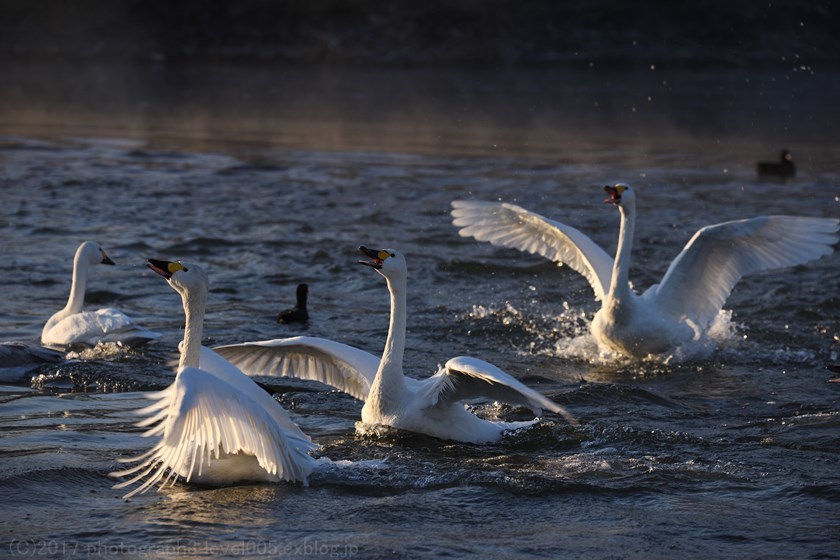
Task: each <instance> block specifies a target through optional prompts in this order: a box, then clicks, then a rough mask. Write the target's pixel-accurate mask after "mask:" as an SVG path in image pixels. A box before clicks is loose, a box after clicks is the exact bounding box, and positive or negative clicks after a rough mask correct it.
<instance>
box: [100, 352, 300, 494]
mask: <svg viewBox="0 0 840 560" xmlns="http://www.w3.org/2000/svg"><path fill="white" fill-rule="evenodd" d="M242 378H243V379H245V380H247V381H248V382H250V383H251V384H252V385H254V384H253V382H252V381H251V380H250V379H249V378H247V377H245V376H242ZM254 386H255V387H256V385H254ZM257 389H258V390H259V387H257ZM260 391H261V390H260ZM261 392H262V393H263V394H266V395H267V393H265V392H264V391H261ZM152 398H155V399H157V402H155V403H154V404H152V405H151V406H149V407H146V408H145V409H143V410H141V411H139V413H140V414H148V415H150V417H149V418H148V419H146V420H144V421H142V422H140V423H139V424H138V425H139V426H149V425H152V427H151V428H150V429H149V430H148V431H147V432H146V433H145V434H144V435H146V436H154V435H159V434H161V433H162V434H163V438H162V439H161V440H160V442H158V444H157V445H156V446H155V447H153V448H152V449H151V450H150V451H149V452H147V453H145V454H143V455H141V456H140V457H137V458H135V459H131V460H130V461H142V462H141V463H140V464H139V465H137V466H135V467H133V468H131V469H128V470H125V471H121V472H116V473H112V476H128V475H131V474H135V473H138V472H139V474H137V475H136V476H134V478H132V479H130V480H127V481H125V482H122V483H120V484H117V485H115V488H124V487H126V486H130V485H132V484H134V483H137V482H140V481H142V480H143V479H144V478H145V479H146V480H144V481H143V482H142V484H140V485H139V486H138V487H137V488H135V489H133V490H132V491H131V492H129V493H128V494H126V496H125V497H126V498H129V497H131V496H133V495H134V494H137V493H138V492H145V491H146V490H148V489H149V488H150V487H151V486H152V485H154V484H155V483H157V482H160V483H161V487H163V486H164V485H165V484H166V483H167V482H169V481H170V480H171V481H172V483H173V484H174V482H175V480H177V478H178V476H179V475H180V476H182V477H184V478H185V479H186V480H187V481H189V480H190V479H191V478H192V477H193V476H194V475H197V476H200V475H201V474H202V472H203V471H204V469H205V468H207V465H208V464H209V463H210V462H211V461H212V460H218V459H219V458H220V457H222V456H223V455H231V454H236V453H242V454H245V455H253V456H254V457H255V458H256V459H257V461H258V463H259V465H260V466H261V467H262V468H263V469H264V470H265V471H266V472H267V473H268V474H270V475H273V476H276V477H277V478H278V479H279V480H288V481H304V482H305V481H306V479H307V476H308V475H309V473H310V472H311V471H312V468H313V467H314V464H315V460H314V459H313V458H312V457H310V456H309V455H308V453H309V452H310V451H312V450H314V449H315V448H316V446H315V445H314V444H313V443H312V442H311V441H310V440H309V438H308V437H307V436H305V435H303V433H302V432H300V430H299V429H295V430H294V431H291V430H287V429H285V426H283V425H281V424H279V423H278V422H277V421H276V418H275V415H274V414H272V413H271V412H270V411H269V410H267V409H266V408H265V407H264V406H262V405H261V404H258V403H257V402H255V400H254V399H252V398H251V397H250V396H249V395H247V394H246V393H245V392H244V391H242V390H240V387H239V386H234V385H231V384H230V383H228V382H226V381H224V380H223V379H220V378H219V377H216V376H215V375H212V374H209V373H208V372H206V371H202V370H200V369H196V368H184V369H183V370H181V371H180V372H179V374H178V376H177V378H176V379H175V382H174V383H173V384H172V385H170V387H168V388H167V389H165V390H164V391H161V392H159V393H156V394H154V395H153V396H152ZM269 398H270V397H269ZM271 400H272V402H273V403H274V404H273V408H275V409H277V410H280V411H282V408H281V407H280V406H279V404H277V402H276V401H274V400H273V399H271ZM283 415H285V412H284V411H283Z"/></svg>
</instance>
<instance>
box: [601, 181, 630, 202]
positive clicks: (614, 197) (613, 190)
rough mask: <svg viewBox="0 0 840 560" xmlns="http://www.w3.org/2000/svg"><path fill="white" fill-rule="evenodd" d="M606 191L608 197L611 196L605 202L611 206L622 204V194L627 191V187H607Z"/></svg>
mask: <svg viewBox="0 0 840 560" xmlns="http://www.w3.org/2000/svg"><path fill="white" fill-rule="evenodd" d="M604 190H605V191H607V194H608V195H610V197H609V198H608V199H606V200H605V201H604V202H609V203H610V204H621V194H622V193H623V192H624V191H626V190H627V187H625V186H624V185H616V186H614V187H611V186H609V185H607V186H606V187H604Z"/></svg>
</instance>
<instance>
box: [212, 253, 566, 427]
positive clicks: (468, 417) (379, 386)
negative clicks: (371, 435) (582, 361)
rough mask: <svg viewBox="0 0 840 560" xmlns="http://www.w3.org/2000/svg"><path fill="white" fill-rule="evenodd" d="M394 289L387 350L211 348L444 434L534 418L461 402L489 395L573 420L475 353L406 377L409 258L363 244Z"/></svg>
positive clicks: (323, 343) (367, 411)
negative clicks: (482, 414)
mask: <svg viewBox="0 0 840 560" xmlns="http://www.w3.org/2000/svg"><path fill="white" fill-rule="evenodd" d="M360 249H361V251H362V252H363V253H364V254H365V255H367V256H368V257H370V258H371V259H372V261H370V262H367V261H360V262H361V264H366V265H368V266H371V267H373V268H375V269H376V270H377V271H378V272H379V273H380V274H382V276H384V277H385V279H386V280H387V283H388V289H389V291H390V292H391V322H390V327H389V329H388V339H387V341H386V342H385V351H384V352H383V354H382V359H381V360H380V359H379V358H377V357H376V356H373V355H371V354H368V353H367V352H364V351H362V350H358V349H356V348H353V347H351V346H347V345H345V344H341V343H338V342H333V341H330V340H324V339H320V338H312V337H295V338H289V339H280V340H269V341H262V342H246V343H243V344H234V345H229V346H220V347H217V348H214V350H215V351H216V352H217V353H218V354H220V355H221V356H224V357H225V358H227V359H228V360H230V361H231V362H232V363H234V364H236V365H237V366H238V367H239V368H240V369H242V371H244V372H245V373H247V374H249V375H273V376H287V377H297V378H301V379H309V380H315V381H320V382H322V383H326V384H328V385H332V386H333V387H335V388H337V389H339V390H341V391H344V392H346V393H349V394H350V395H352V396H354V397H356V398H357V399H361V400H363V401H365V404H364V406H363V407H362V422H363V423H364V424H368V425H384V426H391V427H394V428H399V429H402V430H407V431H412V432H418V433H422V434H427V435H430V436H434V437H438V438H441V439H450V440H456V441H463V442H470V443H485V442H489V441H496V440H499V439H500V438H501V437H502V434H503V432H504V431H505V430H510V429H516V428H520V427H523V426H529V425H531V424H533V423H534V422H536V421H537V420H532V421H529V422H511V423H506V422H491V421H488V420H484V419H481V418H479V417H478V416H476V415H474V414H472V413H471V412H469V411H468V410H467V409H466V408H465V407H464V404H463V403H462V402H461V401H463V400H466V399H471V398H478V397H484V398H489V399H493V400H498V401H504V402H508V403H512V404H519V405H523V406H527V407H529V408H530V409H531V410H533V411H534V412H535V413H536V414H539V413H540V411H541V410H543V409H547V410H550V411H552V412H556V413H559V414H561V415H563V417H564V418H566V419H567V420H568V421H569V422H571V423H573V424H576V423H577V422H576V421H575V419H574V418H573V417H572V416H571V415H570V414H569V413H568V412H566V410H565V409H564V408H563V407H561V406H560V405H558V404H556V403H554V402H552V401H551V400H549V399H547V398H546V397H544V396H543V395H541V394H540V393H538V392H536V391H534V390H533V389H529V388H528V387H526V386H525V385H524V384H522V383H521V382H519V381H518V380H516V379H514V378H513V377H511V376H510V375H508V374H506V373H505V372H503V371H502V370H500V369H499V368H497V367H495V366H493V365H492V364H489V363H487V362H484V361H482V360H478V359H475V358H467V357H457V358H453V359H451V360H449V361H448V362H446V365H445V366H444V367H443V368H441V369H440V371H438V372H437V373H436V374H435V375H433V376H432V377H429V378H428V379H424V380H417V379H412V378H407V377H405V376H403V367H402V365H403V352H404V350H405V328H406V276H407V269H406V263H405V258H404V257H403V255H402V254H401V253H399V252H398V251H395V250H384V251H372V250H370V249H367V248H365V247H360Z"/></svg>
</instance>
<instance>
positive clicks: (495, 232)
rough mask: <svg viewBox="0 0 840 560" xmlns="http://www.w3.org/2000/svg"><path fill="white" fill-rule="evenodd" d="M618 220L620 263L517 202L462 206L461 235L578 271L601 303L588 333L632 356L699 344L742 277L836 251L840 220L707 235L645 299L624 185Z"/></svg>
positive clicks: (741, 224) (618, 194)
mask: <svg viewBox="0 0 840 560" xmlns="http://www.w3.org/2000/svg"><path fill="white" fill-rule="evenodd" d="M604 189H605V190H606V192H607V194H608V195H609V198H608V199H607V200H606V201H605V202H610V203H612V204H614V205H615V206H616V207H617V208H618V210H619V212H620V214H621V227H620V230H619V235H618V249H617V251H616V257H615V260H613V258H612V257H610V256H609V255H608V254H607V253H606V252H605V251H604V250H603V249H601V248H600V247H599V246H598V245H597V244H595V242H593V241H592V240H591V239H589V237H587V236H586V235H584V234H583V233H581V232H580V231H578V230H577V229H575V228H573V227H570V226H568V225H566V224H562V223H560V222H557V221H554V220H550V219H548V218H545V217H543V216H540V215H539V214H536V213H534V212H530V211H528V210H525V209H524V208H521V207H519V206H516V205H513V204H507V203H503V202H484V201H474V200H456V201H453V202H452V207H453V209H452V217H453V224H454V225H455V226H456V227H458V228H459V234H460V235H461V236H462V237H474V238H475V239H477V240H479V241H489V242H490V243H492V244H494V245H498V246H502V247H511V248H514V249H519V250H521V251H526V252H528V253H533V254H538V255H542V256H544V257H546V258H548V259H551V260H553V261H555V262H557V263H559V264H565V265H567V266H569V267H570V268H572V269H573V270H575V271H576V272H578V273H580V274H582V275H583V276H584V277H585V278H586V279H587V280H588V281H589V284H590V285H591V286H592V289H593V291H594V292H595V299H596V300H599V301H601V309H600V310H599V311H598V312H597V313H596V315H595V317H594V319H593V321H592V325H591V331H592V334H593V335H594V337H595V339H596V340H597V342H598V345H599V347H600V348H601V349H602V350H606V351H609V352H613V353H618V354H621V355H626V356H631V357H638V358H641V357H645V356H648V355H650V354H662V353H665V352H669V351H672V350H673V349H675V348H676V347H678V346H680V345H682V344H684V343H686V342H688V341H690V340H693V339H696V338H698V337H700V336H701V335H702V334H704V333H705V332H706V331H707V330H708V328H709V326H710V325H711V323H712V321H713V320H714V318H715V317H716V316H717V314H718V312H720V310H721V308H722V307H723V304H724V303H725V302H726V299H727V298H728V297H729V294H730V293H731V292H732V289H733V288H734V287H735V284H736V283H737V282H738V281H739V280H740V279H741V277H742V276H744V275H746V274H751V273H754V272H759V271H762V270H769V269H774V268H780V267H787V266H794V265H798V264H802V263H805V262H808V261H810V260H814V259H818V258H820V257H824V256H826V255H830V254H831V253H832V252H833V248H832V245H834V244H835V243H837V240H838V235H837V230H838V220H836V219H831V218H810V217H800V216H759V217H757V218H751V219H747V220H735V221H731V222H724V223H720V224H715V225H710V226H706V227H704V228H701V229H700V230H699V231H698V232H697V233H696V234H694V237H692V238H691V240H690V241H689V242H688V244H687V245H686V246H685V248H684V249H683V250H682V252H681V253H680V254H679V255H678V256H677V258H676V259H674V261H673V262H672V263H671V266H670V267H669V268H668V270H667V272H666V273H665V276H664V277H663V278H662V281H661V282H660V283H659V284H654V285H653V286H651V287H650V288H648V289H647V290H646V291H645V292H644V293H642V294H641V295H639V294H637V293H636V292H634V291H633V289H632V287H631V284H630V280H629V273H630V252H631V248H632V245H633V232H634V228H635V221H636V196H635V193H634V191H633V189H631V188H630V187H629V186H628V185H624V184H618V185H615V186H607V187H604Z"/></svg>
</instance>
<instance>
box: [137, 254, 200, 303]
mask: <svg viewBox="0 0 840 560" xmlns="http://www.w3.org/2000/svg"><path fill="white" fill-rule="evenodd" d="M146 266H147V267H148V268H150V269H151V270H153V271H154V272H156V273H158V274H160V275H161V276H163V277H164V278H165V279H166V281H167V282H169V285H170V286H172V288H173V289H174V290H175V291H176V292H178V293H179V294H181V295H184V294H186V293H187V292H193V291H199V290H204V291H206V290H207V274H205V272H204V270H202V268H201V267H200V266H198V265H197V264H191V263H182V262H181V261H162V260H158V259H148V260H147V261H146Z"/></svg>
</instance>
